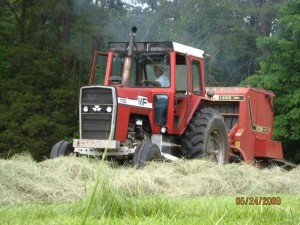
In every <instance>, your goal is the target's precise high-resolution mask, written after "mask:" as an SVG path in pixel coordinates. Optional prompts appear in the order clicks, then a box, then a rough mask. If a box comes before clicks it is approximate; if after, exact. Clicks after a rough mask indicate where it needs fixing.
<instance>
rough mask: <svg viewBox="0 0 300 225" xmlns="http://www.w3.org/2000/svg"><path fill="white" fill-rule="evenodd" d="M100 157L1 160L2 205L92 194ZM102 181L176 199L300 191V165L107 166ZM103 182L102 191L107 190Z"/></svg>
mask: <svg viewBox="0 0 300 225" xmlns="http://www.w3.org/2000/svg"><path fill="white" fill-rule="evenodd" d="M99 164H100V162H99V161H96V160H95V159H88V158H84V157H79V158H73V157H61V158H57V159H54V160H45V161H43V162H40V163H37V162H35V161H34V160H33V159H31V158H30V156H27V155H25V156H24V155H19V156H15V157H13V158H11V159H8V160H4V159H1V160H0V204H15V203H27V202H46V203H51V202H67V201H71V200H74V199H81V198H83V197H86V196H87V195H88V194H89V192H90V190H91V187H92V184H93V181H94V180H95V176H96V174H97V170H98V169H99ZM101 169H102V171H101V179H100V182H104V179H105V180H106V181H108V182H109V185H110V187H111V191H112V192H118V193H120V192H121V193H124V194H126V195H129V196H136V195H140V194H142V195H146V196H147V195H149V196H150V195H157V194H162V195H166V196H174V197H193V196H208V195H235V196H237V195H266V194H272V195H274V194H300V182H299V180H300V167H299V166H298V167H297V168H295V169H293V170H291V171H285V170H282V169H281V168H279V167H273V168H272V169H258V168H256V167H254V166H251V165H244V164H242V165H241V164H229V165H225V166H218V165H216V164H215V163H213V162H209V161H205V160H180V161H176V162H172V163H168V162H164V163H151V164H149V165H148V166H146V167H145V168H143V169H135V168H133V167H129V166H128V167H127V166H126V167H125V166H124V167H118V168H113V167H112V166H110V165H108V164H105V165H104V167H101ZM101 187H102V185H101V183H100V185H99V191H101Z"/></svg>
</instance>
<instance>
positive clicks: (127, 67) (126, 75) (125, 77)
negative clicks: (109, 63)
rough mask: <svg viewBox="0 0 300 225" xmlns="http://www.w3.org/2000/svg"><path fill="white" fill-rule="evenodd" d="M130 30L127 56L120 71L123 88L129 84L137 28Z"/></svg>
mask: <svg viewBox="0 0 300 225" xmlns="http://www.w3.org/2000/svg"><path fill="white" fill-rule="evenodd" d="M131 30H132V33H130V41H129V46H128V53H127V56H126V57H125V62H124V66H123V71H122V85H123V86H129V82H130V75H131V68H132V55H133V47H134V39H135V32H136V31H137V28H136V27H132V29H131Z"/></svg>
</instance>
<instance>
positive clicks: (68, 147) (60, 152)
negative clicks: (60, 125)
mask: <svg viewBox="0 0 300 225" xmlns="http://www.w3.org/2000/svg"><path fill="white" fill-rule="evenodd" d="M73 150H74V149H73V145H72V143H71V142H68V141H64V140H62V141H60V142H58V143H56V144H55V145H53V148H52V150H51V153H50V159H54V158H57V157H61V156H68V155H70V154H71V153H72V152H73Z"/></svg>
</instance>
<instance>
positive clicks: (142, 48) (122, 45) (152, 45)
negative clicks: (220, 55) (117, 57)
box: [108, 42, 204, 58]
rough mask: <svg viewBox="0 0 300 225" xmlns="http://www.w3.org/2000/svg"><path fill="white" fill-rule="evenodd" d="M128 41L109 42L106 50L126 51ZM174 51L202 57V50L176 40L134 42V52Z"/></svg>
mask: <svg viewBox="0 0 300 225" xmlns="http://www.w3.org/2000/svg"><path fill="white" fill-rule="evenodd" d="M128 45H129V42H109V43H108V51H110V52H127V51H128ZM169 51H175V52H178V53H183V54H187V55H191V56H196V57H199V58H203V54H204V51H203V50H201V49H197V48H193V47H190V46H187V45H183V44H179V43H176V42H135V43H134V52H139V53H143V52H169Z"/></svg>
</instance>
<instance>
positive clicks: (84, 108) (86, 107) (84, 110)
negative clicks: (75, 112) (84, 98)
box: [82, 105, 89, 113]
mask: <svg viewBox="0 0 300 225" xmlns="http://www.w3.org/2000/svg"><path fill="white" fill-rule="evenodd" d="M82 111H83V112H85V113H87V112H88V111H89V107H88V106H86V105H85V106H83V107H82Z"/></svg>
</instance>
